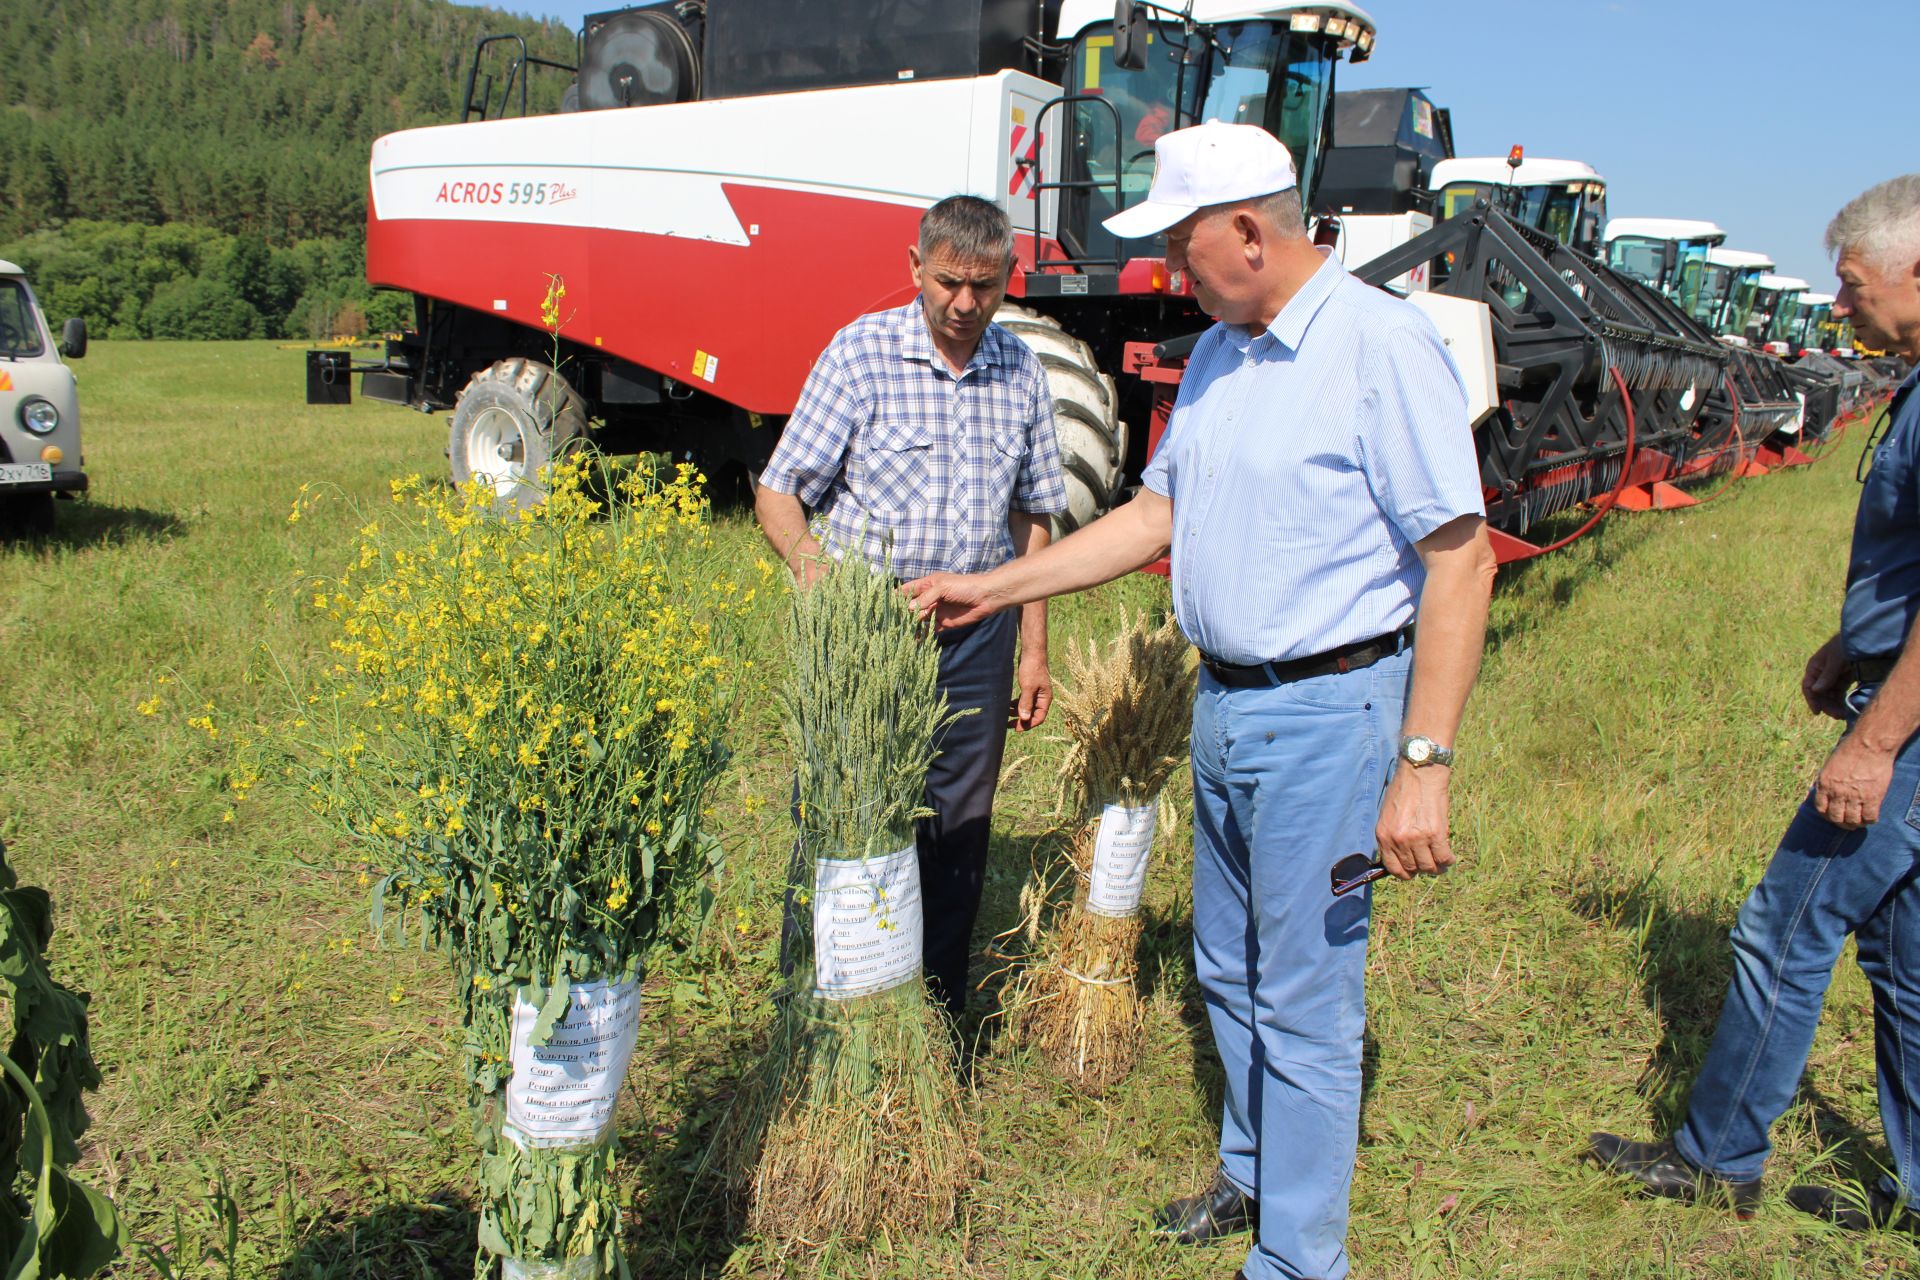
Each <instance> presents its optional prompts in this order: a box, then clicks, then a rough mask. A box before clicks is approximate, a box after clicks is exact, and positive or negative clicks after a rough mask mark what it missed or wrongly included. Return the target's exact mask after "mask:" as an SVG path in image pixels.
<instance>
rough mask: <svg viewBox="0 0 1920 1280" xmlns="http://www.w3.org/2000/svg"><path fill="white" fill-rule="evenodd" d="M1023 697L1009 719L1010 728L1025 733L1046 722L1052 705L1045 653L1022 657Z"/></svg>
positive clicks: (1021, 694) (1051, 684)
mask: <svg viewBox="0 0 1920 1280" xmlns="http://www.w3.org/2000/svg"><path fill="white" fill-rule="evenodd" d="M1019 678H1020V697H1019V699H1018V700H1017V701H1016V702H1015V703H1014V704H1013V708H1012V712H1011V714H1010V715H1008V717H1007V727H1008V728H1009V729H1018V730H1020V731H1021V732H1022V733H1025V732H1026V731H1027V730H1028V729H1038V728H1039V727H1040V726H1041V725H1043V724H1045V723H1046V722H1047V708H1049V707H1051V706H1052V705H1053V676H1052V675H1051V674H1050V673H1049V672H1048V671H1047V655H1046V654H1044V653H1041V654H1033V655H1029V654H1026V653H1022V654H1021V655H1020V671H1019Z"/></svg>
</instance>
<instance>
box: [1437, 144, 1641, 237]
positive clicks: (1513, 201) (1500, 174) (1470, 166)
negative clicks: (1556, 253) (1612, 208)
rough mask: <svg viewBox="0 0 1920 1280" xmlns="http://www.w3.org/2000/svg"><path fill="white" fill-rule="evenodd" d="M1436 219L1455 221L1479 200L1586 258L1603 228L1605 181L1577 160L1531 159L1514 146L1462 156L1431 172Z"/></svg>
mask: <svg viewBox="0 0 1920 1280" xmlns="http://www.w3.org/2000/svg"><path fill="white" fill-rule="evenodd" d="M1433 185H1434V190H1435V192H1436V193H1437V194H1438V196H1439V205H1440V216H1441V217H1442V218H1454V217H1458V216H1459V215H1460V214H1462V213H1465V212H1466V211H1467V210H1468V209H1470V208H1471V207H1472V206H1473V204H1474V202H1476V201H1480V200H1484V201H1486V202H1487V203H1488V204H1490V205H1492V206H1493V207H1494V208H1496V209H1498V210H1500V211H1501V212H1502V213H1504V214H1506V216H1507V217H1508V218H1510V219H1511V220H1513V221H1514V222H1517V223H1519V224H1520V225H1521V226H1523V227H1532V228H1533V229H1534V230H1535V231H1539V232H1543V233H1545V234H1546V235H1550V236H1552V237H1553V238H1554V239H1555V240H1558V241H1559V242H1560V243H1561V244H1564V245H1566V246H1568V247H1569V248H1572V249H1574V250H1575V251H1576V252H1579V253H1584V254H1586V255H1587V256H1589V257H1592V256H1593V255H1595V254H1597V253H1599V252H1600V232H1601V229H1602V228H1603V227H1605V226H1606V224H1607V180H1606V179H1605V178H1603V177H1601V176H1600V175H1599V174H1598V173H1596V172H1595V171H1594V168H1593V166H1592V165H1590V164H1585V163H1583V162H1581V161H1579V160H1530V159H1528V158H1527V157H1526V154H1525V151H1524V149H1523V148H1521V147H1518V146H1516V147H1514V148H1513V150H1512V151H1510V152H1508V153H1507V157H1506V158H1505V159H1504V160H1503V159H1501V158H1500V157H1498V156H1463V157H1460V158H1459V159H1454V160H1446V161H1442V162H1441V163H1439V164H1437V165H1435V166H1434V167H1433Z"/></svg>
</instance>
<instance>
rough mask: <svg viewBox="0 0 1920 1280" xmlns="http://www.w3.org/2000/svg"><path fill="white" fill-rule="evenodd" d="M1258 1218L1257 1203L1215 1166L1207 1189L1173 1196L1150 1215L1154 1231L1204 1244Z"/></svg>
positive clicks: (1244, 1227) (1247, 1228)
mask: <svg viewBox="0 0 1920 1280" xmlns="http://www.w3.org/2000/svg"><path fill="white" fill-rule="evenodd" d="M1259 1221H1260V1206H1259V1205H1257V1204H1255V1203H1254V1202H1253V1201H1252V1200H1249V1199H1247V1197H1246V1196H1245V1195H1244V1194H1243V1193H1242V1192H1241V1190H1240V1188H1238V1187H1236V1186H1234V1185H1233V1184H1232V1183H1231V1182H1228V1181H1227V1174H1226V1170H1224V1169H1221V1170H1217V1171H1216V1172H1215V1173H1214V1175H1213V1181H1212V1182H1210V1183H1208V1184H1207V1189H1206V1190H1205V1191H1202V1192H1201V1193H1200V1194H1199V1195H1197V1196H1188V1197H1187V1198H1186V1199H1184V1200H1175V1201H1174V1202H1173V1203H1172V1204H1170V1205H1168V1206H1166V1207H1165V1208H1164V1209H1161V1210H1160V1211H1159V1212H1157V1213H1155V1214H1154V1215H1153V1233H1154V1234H1155V1235H1158V1236H1171V1237H1172V1238H1173V1240H1174V1241H1175V1243H1177V1244H1205V1243H1206V1242H1207V1241H1209V1240H1218V1239H1219V1238H1220V1237H1221V1236H1230V1235H1233V1234H1234V1233H1235V1232H1239V1231H1250V1230H1252V1229H1253V1228H1254V1226H1255V1225H1257V1224H1258V1223H1259Z"/></svg>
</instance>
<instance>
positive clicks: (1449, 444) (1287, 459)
mask: <svg viewBox="0 0 1920 1280" xmlns="http://www.w3.org/2000/svg"><path fill="white" fill-rule="evenodd" d="M1155 152H1156V156H1155V161H1156V163H1155V169H1154V177H1153V187H1152V190H1151V191H1150V192H1149V193H1148V198H1147V199H1146V200H1145V201H1144V202H1142V203H1141V204H1139V205H1136V206H1135V207H1134V208H1132V209H1128V210H1126V211H1125V212H1123V213H1121V214H1118V215H1116V216H1115V217H1114V218H1112V219H1110V220H1109V221H1108V223H1107V226H1108V228H1109V230H1112V231H1113V232H1114V234H1116V235H1118V236H1121V237H1122V238H1126V239H1132V238H1140V237H1145V236H1150V235H1153V234H1155V233H1157V232H1160V231H1165V232H1166V236H1167V266H1168V267H1169V268H1170V269H1172V270H1175V271H1185V272H1186V273H1187V274H1188V276H1189V278H1190V279H1191V280H1192V282H1193V286H1194V292H1195V296H1196V297H1197V298H1198V299H1199V301H1200V304H1201V305H1202V306H1203V307H1205V308H1206V309H1207V311H1208V312H1209V313H1210V314H1211V315H1213V316H1215V317H1216V318H1217V319H1218V320H1219V321H1220V323H1218V324H1216V325H1215V326H1214V327H1213V328H1212V329H1210V330H1208V331H1207V334H1206V335H1205V336H1204V337H1203V338H1202V339H1201V340H1200V343H1199V345H1198V346H1197V347H1195V349H1194V353H1193V357H1192V359H1191V360H1190V361H1189V362H1188V366H1187V370H1186V374H1185V376H1184V378H1183V379H1182V381H1181V384H1180V393H1179V398H1178V401H1177V402H1176V404H1175V408H1174V412H1173V415H1172V418H1171V419H1170V421H1169V423H1168V428H1167V433H1166V436H1165V438H1164V439H1163V440H1162V441H1161V443H1160V448H1159V451H1158V452H1157V453H1156V454H1155V455H1154V457H1153V460H1152V461H1151V462H1150V463H1149V464H1148V467H1147V470H1146V475H1145V488H1144V489H1143V491H1142V492H1141V493H1140V494H1139V495H1138V496H1137V497H1136V498H1134V500H1133V501H1131V502H1129V503H1127V504H1126V505H1125V506H1123V507H1120V508H1118V509H1116V510H1115V511H1114V512H1112V513H1111V514H1109V515H1108V516H1106V517H1105V518H1104V519H1101V520H1099V521H1096V522H1095V523H1094V524H1092V525H1089V526H1088V527H1087V528H1085V529H1083V530H1081V531H1080V532H1079V533H1076V534H1074V535H1073V536H1072V537H1069V538H1066V539H1063V540H1062V541H1061V542H1060V543H1059V544H1057V545H1055V546H1053V547H1050V548H1048V549H1047V550H1046V551H1044V552H1043V553H1041V554H1038V555H1034V556H1029V557H1026V558H1024V559H1021V560H1018V561H1015V562H1013V563H1011V564H1008V565H1004V566H1002V567H1000V568H998V569H995V570H994V571H992V572H990V573H987V574H985V575H980V576H971V577H958V576H954V575H949V574H936V575H932V576H930V577H928V578H925V579H922V580H920V581H917V582H913V583H910V584H908V590H909V591H910V592H912V593H913V596H914V599H915V602H916V603H917V604H918V605H919V606H920V607H921V608H922V609H923V610H926V611H931V612H934V613H936V614H937V616H938V617H939V619H940V622H941V624H942V625H943V626H947V625H970V624H973V623H975V622H977V620H978V619H980V618H982V617H986V616H989V615H991V614H992V613H994V612H995V611H996V610H998V609H1001V608H1004V607H1006V606H1009V605H1014V604H1019V603H1022V602H1024V601H1029V600H1037V599H1043V598H1045V597H1047V596H1050V595H1057V594H1059V593H1061V592H1065V591H1077V590H1080V589H1082V588H1085V587H1089V586H1092V585H1094V584H1096V583H1100V582H1105V581H1107V580H1108V579H1110V578H1114V577H1117V576H1119V575H1120V574H1122V573H1125V572H1127V571H1128V570H1131V569H1135V568H1138V567H1140V566H1141V565H1144V564H1147V563H1150V562H1151V561H1153V560H1154V559H1156V558H1157V557H1159V556H1160V555H1161V554H1163V553H1165V552H1167V551H1168V550H1169V549H1171V552H1172V557H1173V597H1174V600H1173V603H1174V609H1175V612H1176V614H1177V616H1178V617H1179V620H1180V626H1181V629H1182V630H1183V631H1185V633H1186V634H1187V636H1188V637H1189V638H1190V639H1192V640H1193V641H1194V643H1195V644H1197V645H1198V646H1199V647H1200V650H1201V653H1202V656H1203V659H1204V668H1203V671H1202V674H1201V679H1200V687H1199V691H1198V694H1197V696H1196V699H1195V704H1194V712H1193V790H1194V872H1193V931H1194V957H1195V962H1196V972H1197V974H1198V977H1199V980H1200V985H1201V990H1202V992H1203V994H1204V995H1205V998H1206V1002H1207V1009H1208V1014H1209V1017H1210V1020H1211V1022H1212V1027H1213V1034H1214V1041H1215V1043H1216V1045H1217V1046H1218V1047H1219V1050H1220V1058H1221V1062H1222V1064H1223V1066H1224V1067H1225V1069H1226V1084H1227V1087H1226V1106H1225V1114H1224V1115H1223V1116H1222V1121H1221V1134H1220V1169H1219V1172H1218V1174H1217V1176H1216V1177H1215V1179H1214V1181H1213V1184H1212V1185H1211V1186H1209V1187H1208V1188H1207V1189H1206V1190H1204V1191H1203V1192H1201V1193H1200V1194H1199V1195H1197V1196H1193V1197H1190V1198H1188V1199H1185V1200H1178V1201H1175V1202H1174V1203H1173V1204H1171V1205H1169V1206H1167V1208H1166V1209H1165V1210H1163V1211H1162V1214H1161V1218H1160V1222H1161V1229H1162V1230H1163V1231H1164V1232H1165V1233H1166V1234H1168V1235H1171V1236H1173V1237H1175V1238H1177V1239H1179V1240H1182V1241H1185V1242H1189V1243H1191V1242H1197V1241H1202V1240H1207V1239H1211V1238H1214V1237H1216V1236H1219V1235H1222V1234H1225V1233H1228V1232H1231V1231H1235V1230H1242V1229H1245V1228H1247V1227H1249V1226H1253V1227H1256V1228H1257V1235H1256V1239H1255V1243H1254V1246H1253V1248H1252V1250H1251V1252H1250V1253H1249V1254H1248V1257H1247V1261H1246V1263H1245V1267H1244V1275H1245V1276H1247V1277H1249V1278H1254V1280H1273V1278H1275V1277H1307V1276H1312V1277H1325V1278H1327V1280H1339V1277H1343V1276H1345V1275H1346V1274H1347V1269H1348V1264H1347V1255H1346V1226H1347V1193H1348V1187H1349V1185H1350V1183H1351V1181H1352V1177H1353V1164H1354V1153H1355V1146H1356V1143H1357V1140H1358V1133H1359V1116H1360V1083H1361V1077H1360V1061H1361V1037H1362V1032H1363V1030H1364V1027H1365V1017H1366V1013H1365V1003H1364V999H1363V992H1362V981H1363V978H1364V975H1365V969H1366V937H1367V916H1368V910H1369V906H1370V902H1369V899H1368V895H1367V892H1366V891H1364V890H1363V891H1361V892H1356V893H1353V894H1349V895H1347V896H1344V897H1335V896H1333V895H1332V894H1331V893H1330V892H1329V883H1328V880H1329V871H1330V870H1331V869H1332V867H1333V864H1334V863H1335V862H1336V861H1338V860H1340V859H1341V858H1343V857H1344V856H1346V855H1349V854H1352V853H1354V852H1356V851H1367V850H1374V849H1377V850H1378V853H1379V857H1380V860H1381V862H1382V863H1383V865H1384V866H1385V867H1386V868H1387V869H1388V870H1389V871H1391V872H1392V873H1393V874H1394V875H1396V876H1399V877H1402V878H1408V877H1411V876H1413V875H1416V874H1435V873H1438V872H1441V871H1444V870H1445V869H1446V868H1447V867H1448V866H1449V865H1451V864H1452V862H1453V861H1454V855H1453V851H1452V849H1451V847H1450V845H1449V843H1448V839H1447V814H1448V777H1449V773H1450V765H1451V762H1452V759H1453V743H1454V736H1455V733H1456V731H1457V730H1458V728H1459V725H1460V719H1461V715H1462V712H1463V710H1464V708H1465V705H1466V699H1467V693H1468V691H1469V689H1470V688H1471V687H1472V685H1473V680H1474V677H1475V675H1476V674H1477V673H1478V670H1479V663H1480V649H1481V645H1482V643H1483V641H1484V635H1485V628H1486V613H1487V599H1488V596H1489V594H1490V592H1491V590H1492V581H1493V571H1494V558H1493V551H1492V548H1491V546H1490V545H1489V543H1488V539H1487V534H1486V527H1485V526H1486V522H1485V519H1484V514H1483V513H1484V508H1483V506H1482V503H1481V491H1480V481H1479V468H1478V465H1477V463H1476V461H1475V455H1474V448H1473V440H1472V434H1471V430H1470V425H1469V423H1468V421H1467V410H1466V396H1465V391H1464V389H1463V387H1462V385H1461V382H1460V377H1459V374H1458V372H1457V371H1456V370H1455V369H1454V367H1453V362H1452V360H1451V359H1450V358H1449V357H1448V355H1447V353H1446V348H1445V347H1444V346H1443V344H1442V343H1441V341H1440V337H1439V335H1438V334H1437V333H1436V332H1435V330H1434V328H1433V326H1432V324H1431V323H1429V322H1428V320H1427V319H1426V317H1425V315H1424V314H1423V313H1422V312H1421V311H1420V310H1419V309H1418V308H1416V307H1414V306H1412V305H1411V304H1409V303H1407V302H1405V301H1402V300H1400V299H1397V298H1394V297H1392V296H1390V295H1388V294H1386V293H1383V292H1381V291H1379V290H1377V289H1374V288H1372V287H1370V286H1368V285H1365V284H1362V283H1360V282H1359V281H1357V280H1355V279H1353V278H1352V277H1351V276H1349V275H1347V273H1346V272H1345V271H1344V270H1342V269H1341V266H1340V264H1339V262H1338V261H1337V260H1335V259H1334V258H1332V257H1331V256H1329V255H1326V254H1324V253H1323V252H1322V251H1320V250H1318V249H1316V248H1315V247H1314V245H1313V244H1312V243H1311V242H1310V241H1309V240H1308V239H1307V238H1306V234H1305V229H1304V226H1303V220H1302V217H1301V208H1300V198H1299V193H1298V191H1297V190H1296V189H1295V182H1294V173H1293V164H1292V159H1291V157H1290V156H1288V154H1287V150H1286V148H1285V147H1284V146H1282V145H1281V144H1280V143H1279V142H1278V141H1277V140H1276V139H1274V138H1273V136H1272V135H1271V134H1268V133H1267V132H1265V131H1264V130H1261V129H1258V128H1255V127H1253V126H1250V125H1226V124H1204V125H1199V126H1196V127H1194V128H1190V129H1183V130H1179V131H1177V132H1175V133H1170V134H1167V135H1165V136H1164V137H1162V138H1161V139H1160V140H1159V142H1158V143H1157V145H1156V147H1155ZM1416 616H1417V618H1418V621H1419V639H1418V642H1417V643H1415V642H1414V640H1413V628H1414V622H1415V619H1416ZM1396 757H1397V765H1398V767H1396Z"/></svg>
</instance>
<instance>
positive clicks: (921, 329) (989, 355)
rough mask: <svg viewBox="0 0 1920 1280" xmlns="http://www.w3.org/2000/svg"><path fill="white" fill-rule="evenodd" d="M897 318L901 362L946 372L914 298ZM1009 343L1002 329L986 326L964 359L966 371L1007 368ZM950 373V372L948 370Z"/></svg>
mask: <svg viewBox="0 0 1920 1280" xmlns="http://www.w3.org/2000/svg"><path fill="white" fill-rule="evenodd" d="M898 314H899V317H900V358H901V359H902V360H925V361H926V362H927V363H928V364H930V365H932V366H933V367H934V368H936V369H946V368H947V362H946V359H945V357H943V356H941V354H940V353H939V352H938V351H936V350H935V349H934V346H933V333H932V331H931V330H929V329H928V328H927V313H926V311H925V309H924V308H923V307H922V305H921V302H920V299H919V298H918V297H917V296H916V297H915V298H914V300H913V301H912V302H909V303H908V304H907V305H906V306H904V307H901V308H900V310H899V312H898ZM1009 341H1010V339H1009V337H1008V334H1007V332H1006V330H1004V329H1002V328H1001V327H1000V326H999V325H997V324H989V325H988V326H987V328H986V331H985V332H984V333H982V334H981V335H980V341H979V343H978V345H976V346H975V347H974V349H973V355H972V356H971V357H970V358H969V359H968V360H967V368H968V369H972V368H974V367H976V366H980V365H989V364H991V365H1001V366H1005V365H1010V364H1012V363H1014V359H1013V353H1012V352H1011V351H1010V350H1009V348H1008V346H1007V343H1008V342H1009ZM948 372H952V370H950V369H949V370H948Z"/></svg>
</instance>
